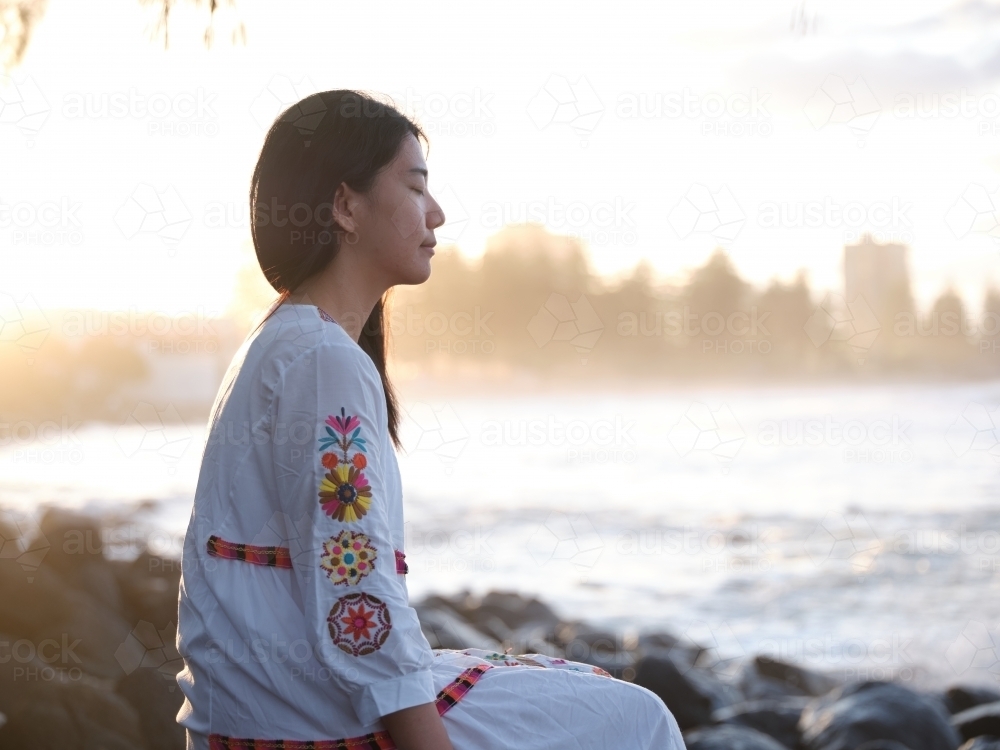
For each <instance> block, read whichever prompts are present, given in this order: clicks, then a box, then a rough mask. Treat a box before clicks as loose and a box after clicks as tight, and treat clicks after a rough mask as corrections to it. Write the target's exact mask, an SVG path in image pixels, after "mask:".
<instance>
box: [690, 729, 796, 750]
mask: <svg viewBox="0 0 1000 750" xmlns="http://www.w3.org/2000/svg"><path fill="white" fill-rule="evenodd" d="M684 744H685V745H686V746H687V750H787V748H786V747H785V746H784V745H782V744H781V743H779V742H778V741H777V740H775V739H774V738H773V737H769V736H768V735H766V734H764V733H763V732H758V731H757V730H756V729H750V728H749V727H737V726H733V725H730V724H722V725H720V726H717V727H707V728H705V729H698V730H696V731H694V732H690V733H688V734H685V735H684Z"/></svg>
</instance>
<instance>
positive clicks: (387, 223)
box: [356, 134, 445, 286]
mask: <svg viewBox="0 0 1000 750" xmlns="http://www.w3.org/2000/svg"><path fill="white" fill-rule="evenodd" d="M363 203H364V204H365V208H364V209H363V210H362V211H360V212H359V214H358V228H357V230H356V231H357V232H358V236H359V239H360V241H361V243H362V244H363V245H364V247H365V252H366V253H371V256H370V257H371V258H372V259H373V260H374V261H375V263H376V265H377V266H378V267H379V270H380V271H381V273H383V274H384V275H385V276H386V277H387V281H388V283H389V285H390V286H394V285H396V284H422V283H423V282H425V281H427V279H428V278H429V277H430V275H431V256H433V255H434V245H435V244H436V243H437V240H436V239H435V237H434V230H435V229H436V228H437V227H439V226H441V225H442V224H444V221H445V217H444V211H442V210H441V206H440V205H438V202H437V201H436V200H434V198H433V197H431V193H430V190H428V188H427V163H426V162H425V161H424V155H423V153H422V151H421V149H420V142H419V141H418V140H417V139H416V137H415V136H413V135H411V134H407V136H406V139H405V140H404V141H403V144H402V145H401V146H400V149H399V153H397V154H396V158H395V159H394V160H393V161H392V162H390V163H389V164H388V166H386V168H385V169H384V170H382V172H381V173H380V174H379V175H378V177H377V178H376V180H375V185H374V186H373V188H372V191H371V193H370V194H369V195H368V196H367V199H366V200H365V201H363Z"/></svg>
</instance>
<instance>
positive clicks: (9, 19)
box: [0, 0, 47, 70]
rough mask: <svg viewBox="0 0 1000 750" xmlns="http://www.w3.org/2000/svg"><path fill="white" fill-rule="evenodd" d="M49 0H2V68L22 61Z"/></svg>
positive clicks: (0, 49)
mask: <svg viewBox="0 0 1000 750" xmlns="http://www.w3.org/2000/svg"><path fill="white" fill-rule="evenodd" d="M46 2H47V0H0V70H8V69H10V68H13V67H15V66H16V65H18V64H19V63H20V62H21V59H22V58H23V57H24V53H25V51H26V50H27V49H28V42H30V41H31V33H32V32H33V31H34V29H35V25H36V24H37V23H38V21H39V20H40V19H41V17H42V15H43V14H44V13H45V6H46Z"/></svg>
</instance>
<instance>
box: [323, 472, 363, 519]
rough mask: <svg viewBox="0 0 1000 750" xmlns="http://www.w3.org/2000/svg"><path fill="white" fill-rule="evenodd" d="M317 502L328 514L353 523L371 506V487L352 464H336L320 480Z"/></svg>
mask: <svg viewBox="0 0 1000 750" xmlns="http://www.w3.org/2000/svg"><path fill="white" fill-rule="evenodd" d="M319 504H320V505H322V506H323V511H324V512H325V513H326V514H327V515H328V516H333V517H334V518H336V519H337V520H338V521H346V522H347V523H353V522H355V521H357V520H358V519H360V518H361V517H362V516H363V515H364V514H365V513H367V512H368V509H369V508H370V507H371V504H372V488H371V486H370V485H369V484H368V479H367V478H366V477H365V475H364V473H362V472H360V471H358V470H357V469H355V468H354V467H353V466H351V467H350V468H348V467H346V466H338V467H337V468H336V469H334V470H333V471H329V472H327V473H326V476H324V477H323V481H322V482H320V485H319Z"/></svg>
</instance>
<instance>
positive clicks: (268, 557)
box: [208, 534, 292, 568]
mask: <svg viewBox="0 0 1000 750" xmlns="http://www.w3.org/2000/svg"><path fill="white" fill-rule="evenodd" d="M208 554H210V555H212V557H224V558H226V559H228V560H242V561H243V562H248V563H253V564H254V565H267V566H270V567H272V568H291V567H292V557H291V554H290V553H289V552H288V547H261V546H258V545H256V544H243V543H242V542H227V541H226V540H225V539H221V538H219V537H217V536H215V535H214V534H213V535H212V536H210V537H209V538H208Z"/></svg>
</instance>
